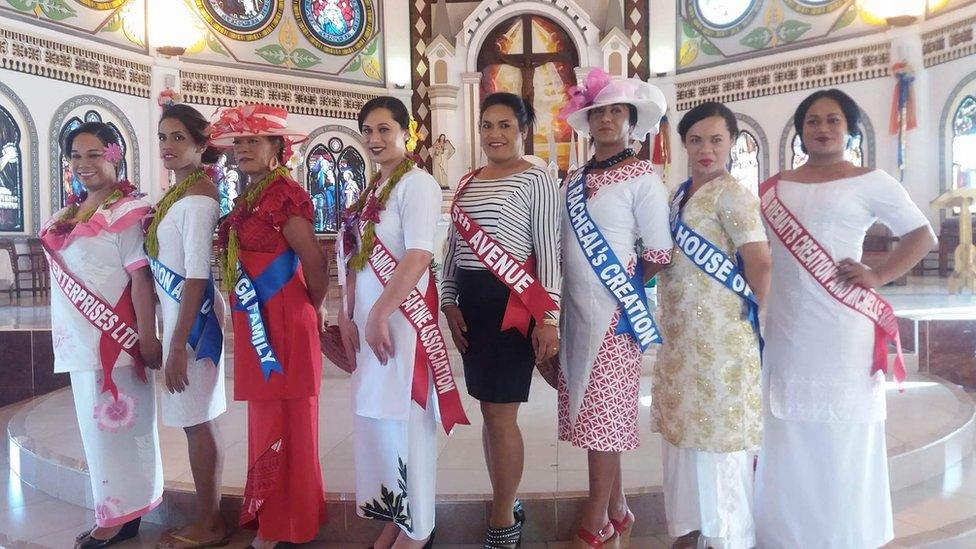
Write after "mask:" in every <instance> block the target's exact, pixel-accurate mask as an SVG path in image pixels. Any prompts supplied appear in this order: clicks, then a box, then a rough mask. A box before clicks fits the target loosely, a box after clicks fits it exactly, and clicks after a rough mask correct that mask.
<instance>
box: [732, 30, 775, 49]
mask: <svg viewBox="0 0 976 549" xmlns="http://www.w3.org/2000/svg"><path fill="white" fill-rule="evenodd" d="M772 40H773V31H771V30H769V27H757V28H755V29H753V30H752V32H750V33H749V34H747V35H745V37H743V38H742V40H739V43H740V44H742V45H743V46H748V47H750V48H752V49H754V50H761V49H763V48H765V47H766V46H767V45H768V44H769V43H770V42H772Z"/></svg>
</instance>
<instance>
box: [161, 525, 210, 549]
mask: <svg viewBox="0 0 976 549" xmlns="http://www.w3.org/2000/svg"><path fill="white" fill-rule="evenodd" d="M225 536H227V527H226V526H225V525H224V523H223V522H222V521H221V522H219V523H217V524H214V525H213V526H212V527H208V526H206V525H204V524H202V523H196V524H189V525H187V526H184V527H183V528H180V529H179V530H176V531H175V532H170V533H167V534H165V535H164V536H163V538H162V539H161V540H160V541H159V544H158V545H156V547H157V549H178V548H182V547H195V546H197V545H200V544H201V543H207V542H213V541H218V540H222V539H224V537H225ZM181 538H182V539H181Z"/></svg>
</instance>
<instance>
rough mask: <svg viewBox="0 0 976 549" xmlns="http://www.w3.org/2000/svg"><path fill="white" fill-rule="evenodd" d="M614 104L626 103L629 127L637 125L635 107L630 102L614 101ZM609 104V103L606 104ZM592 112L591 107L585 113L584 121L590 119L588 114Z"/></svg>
mask: <svg viewBox="0 0 976 549" xmlns="http://www.w3.org/2000/svg"><path fill="white" fill-rule="evenodd" d="M614 104H615V105H627V115H628V118H629V121H630V127H631V128H633V127H634V126H636V125H637V107H635V106H633V105H631V104H630V103H614ZM608 106H609V105H608ZM591 114H593V109H590V110H589V111H587V113H586V121H587V122H589V121H590V115H591Z"/></svg>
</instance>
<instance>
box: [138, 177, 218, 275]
mask: <svg viewBox="0 0 976 549" xmlns="http://www.w3.org/2000/svg"><path fill="white" fill-rule="evenodd" d="M201 177H206V176H205V174H204V173H203V170H202V169H197V170H194V171H193V173H191V174H190V175H188V176H186V179H184V180H183V181H181V182H180V183H179V184H178V185H174V186H172V187H170V188H169V190H168V191H166V194H165V195H163V198H162V199H160V201H159V204H158V205H157V206H156V215H155V217H153V220H152V223H150V224H149V228H148V229H146V253H147V254H149V257H159V236H157V233H158V231H159V224H160V223H162V221H163V218H164V217H166V214H167V213H168V212H169V209H170V208H171V207H172V206H173V204H175V203H176V201H177V200H179V199H181V198H183V196H184V195H185V194H186V191H188V190H190V187H192V186H193V184H194V183H196V182H197V180H199V179H200V178H201Z"/></svg>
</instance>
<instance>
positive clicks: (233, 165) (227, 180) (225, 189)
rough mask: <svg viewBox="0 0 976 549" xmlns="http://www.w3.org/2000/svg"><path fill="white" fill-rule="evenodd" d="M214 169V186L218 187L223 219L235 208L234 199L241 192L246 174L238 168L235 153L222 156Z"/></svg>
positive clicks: (228, 152)
mask: <svg viewBox="0 0 976 549" xmlns="http://www.w3.org/2000/svg"><path fill="white" fill-rule="evenodd" d="M213 168H214V169H213V170H212V173H213V178H214V184H216V185H217V194H218V195H219V196H220V216H221V217H223V216H225V215H227V214H229V213H230V210H231V209H232V208H233V207H234V199H236V198H237V195H239V194H240V192H241V184H242V182H243V181H244V173H243V172H242V171H241V170H240V169H238V168H237V161H236V160H235V159H234V152H233V151H227V152H226V153H224V154H222V155H220V158H218V159H217V163H216V164H214V166H213Z"/></svg>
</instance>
